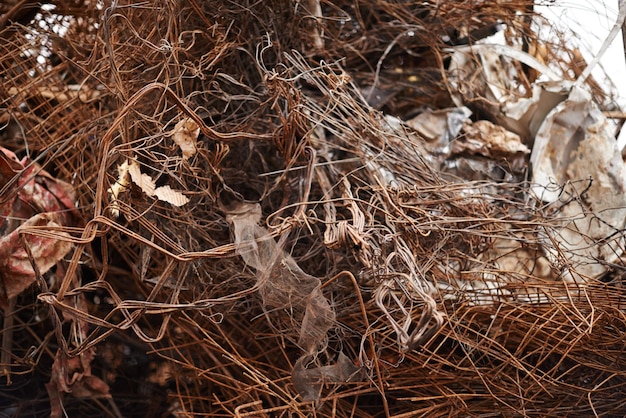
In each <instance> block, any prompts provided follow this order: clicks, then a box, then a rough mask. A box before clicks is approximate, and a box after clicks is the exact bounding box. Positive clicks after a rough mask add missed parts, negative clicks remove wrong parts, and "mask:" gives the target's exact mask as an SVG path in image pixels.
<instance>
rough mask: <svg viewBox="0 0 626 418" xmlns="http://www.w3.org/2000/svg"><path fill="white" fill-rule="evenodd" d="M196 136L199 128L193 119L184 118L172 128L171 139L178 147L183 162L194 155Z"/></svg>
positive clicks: (198, 133)
mask: <svg viewBox="0 0 626 418" xmlns="http://www.w3.org/2000/svg"><path fill="white" fill-rule="evenodd" d="M198 135H200V127H199V126H198V124H197V123H196V122H194V121H193V119H190V118H185V119H183V120H181V121H180V122H178V123H177V124H176V126H174V131H173V134H172V139H173V140H174V142H175V143H176V145H178V146H179V147H180V150H181V151H182V152H183V158H184V159H185V160H186V159H188V158H189V157H191V156H192V155H194V154H195V153H196V141H197V140H198Z"/></svg>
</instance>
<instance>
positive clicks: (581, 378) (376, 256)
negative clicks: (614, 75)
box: [0, 0, 626, 418]
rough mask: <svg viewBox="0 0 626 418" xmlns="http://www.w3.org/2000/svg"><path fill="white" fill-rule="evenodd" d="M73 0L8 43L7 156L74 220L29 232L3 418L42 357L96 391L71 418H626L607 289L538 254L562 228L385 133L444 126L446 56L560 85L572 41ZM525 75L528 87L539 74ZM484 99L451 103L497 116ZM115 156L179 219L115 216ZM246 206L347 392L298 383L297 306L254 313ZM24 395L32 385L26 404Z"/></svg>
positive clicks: (324, 359)
mask: <svg viewBox="0 0 626 418" xmlns="http://www.w3.org/2000/svg"><path fill="white" fill-rule="evenodd" d="M78 3H81V2H74V1H71V2H70V1H67V2H65V1H59V2H55V4H56V8H54V9H42V10H41V11H40V14H41V16H42V17H40V18H39V20H40V21H41V20H45V21H46V22H48V24H47V25H42V26H38V27H37V26H36V25H34V24H31V25H28V24H21V25H20V24H17V23H15V24H14V25H9V26H8V27H6V28H4V29H3V31H2V32H0V36H2V39H3V42H2V43H1V44H0V49H1V51H2V59H1V60H0V74H1V75H2V79H3V83H2V84H1V85H0V91H1V92H2V102H1V105H0V106H1V108H2V114H1V117H2V121H3V124H4V125H3V126H4V128H3V130H2V135H3V136H2V144H1V145H2V146H3V147H6V148H9V149H11V150H12V151H14V152H16V153H18V154H20V156H29V157H30V158H31V159H33V160H36V161H38V162H39V163H40V164H41V166H42V167H43V168H44V169H46V170H47V171H49V172H50V173H52V174H53V175H54V176H56V177H57V178H59V179H61V180H65V181H67V182H68V183H69V184H71V185H72V187H73V189H74V191H75V193H76V206H77V208H78V211H79V216H77V217H76V219H74V221H73V223H71V224H67V225H64V226H62V227H57V228H50V227H45V228H42V227H37V228H35V227H31V228H25V229H24V230H23V233H24V234H26V235H29V234H30V235H36V236H41V237H52V238H54V237H56V238H59V239H63V240H69V241H71V242H72V243H73V245H74V247H73V250H72V252H71V253H70V254H69V255H68V256H67V257H66V260H65V261H64V262H62V263H60V264H59V265H58V266H57V268H56V269H55V271H54V274H47V275H45V277H40V279H41V280H40V281H39V286H38V287H34V288H33V289H31V291H30V293H28V294H24V295H22V296H21V297H20V298H19V299H18V300H17V301H16V306H15V307H14V308H13V316H14V322H13V323H14V325H13V327H12V338H11V340H10V341H11V346H10V356H9V358H10V361H9V362H8V363H6V364H3V365H2V367H3V368H4V370H5V371H4V373H5V376H6V377H7V378H9V377H11V378H12V379H13V381H14V382H13V383H14V386H13V387H12V389H11V387H9V386H5V388H7V390H9V389H10V390H14V392H13V393H14V394H15V395H14V396H13V398H14V400H15V401H14V402H13V404H12V405H18V407H19V408H22V410H23V411H26V410H35V409H37V408H41V409H44V410H45V409H46V408H48V407H47V406H46V405H47V403H48V402H49V399H48V398H49V393H46V391H45V388H44V383H46V382H47V381H49V380H50V379H51V376H50V373H51V372H50V370H51V368H52V369H53V368H54V366H53V364H54V362H56V361H57V360H55V356H56V357H59V356H61V358H66V361H70V360H67V359H71V358H75V357H73V356H79V357H80V356H81V355H82V356H85V357H88V356H92V357H93V360H92V362H91V368H92V369H93V373H94V374H95V375H97V376H98V377H99V378H100V379H102V380H103V381H104V382H105V383H107V385H108V386H109V388H110V392H109V393H108V394H107V396H105V397H104V398H99V401H98V402H100V403H99V404H96V406H95V407H94V406H93V405H91V404H89V402H87V401H85V400H84V399H82V400H81V399H80V397H73V396H71V395H69V394H64V395H62V396H61V398H60V399H61V402H62V404H63V407H64V408H65V410H66V411H68V413H74V414H83V415H86V414H94V415H99V416H115V415H116V414H118V415H121V414H123V415H124V416H155V415H161V416H170V415H171V416H175V417H178V416H207V417H212V416H225V415H226V416H238V417H245V416H255V417H258V416H268V417H269V416H302V417H304V416H319V417H349V416H359V417H368V416H372V417H374V416H389V417H391V416H393V417H398V418H399V417H409V416H433V417H437V416H485V415H489V414H500V415H504V416H557V415H568V416H590V415H593V414H595V415H597V416H615V415H619V414H620V413H623V411H624V410H626V405H625V404H624V396H623V395H624V393H626V387H625V385H626V364H625V361H624V359H623V358H621V356H620V353H621V351H622V350H623V347H624V343H625V341H624V336H623V332H622V331H621V330H622V329H623V328H624V326H625V325H626V324H625V322H626V318H625V317H624V315H623V309H624V300H623V298H624V291H623V289H622V287H621V285H620V283H621V278H619V277H617V278H616V279H615V280H614V281H613V282H610V283H604V282H600V281H595V280H594V281H589V282H581V283H565V282H563V281H562V280H560V279H559V274H560V270H559V269H566V268H569V266H568V265H567V254H563V253H562V252H561V253H560V252H559V251H560V249H559V248H554V251H555V253H556V254H557V255H559V257H557V259H556V260H548V259H547V258H546V257H545V255H544V253H543V252H542V250H541V248H542V246H545V245H551V243H550V242H547V241H546V236H549V234H548V233H547V232H549V231H551V230H554V229H557V228H559V227H560V226H561V225H562V222H563V220H560V219H558V218H557V217H556V215H555V210H554V208H553V207H551V206H547V205H543V204H542V203H540V202H538V201H535V200H533V199H532V198H530V197H529V196H528V194H527V190H528V184H527V183H526V182H524V181H523V180H524V177H523V175H520V176H518V178H516V179H515V180H516V181H511V182H504V181H493V180H490V181H476V182H471V181H464V180H463V179H459V178H457V177H455V176H453V175H451V174H449V173H446V172H445V170H442V169H441V167H439V166H437V165H436V164H433V162H432V160H429V159H428V157H427V156H428V151H427V150H426V149H425V147H424V144H423V141H422V139H421V138H420V137H419V135H417V134H416V133H415V132H413V131H411V130H410V129H408V128H407V127H406V126H404V125H402V124H398V123H396V122H394V119H390V118H388V117H385V115H394V116H396V117H397V118H399V119H405V118H408V117H410V116H411V115H412V114H413V113H414V112H415V110H416V109H419V108H422V107H425V106H430V107H433V108H445V107H450V106H452V105H453V100H452V99H451V97H450V88H451V87H450V85H449V84H448V83H447V80H446V72H445V67H446V60H447V58H448V57H447V55H446V52H445V49H446V48H448V47H450V46H453V45H461V44H466V43H472V42H475V41H476V40H478V39H479V38H481V37H485V36H487V35H488V34H490V33H491V32H493V31H494V30H497V27H496V26H497V25H500V24H505V25H506V31H507V32H506V38H507V40H508V41H509V42H510V43H511V44H523V45H525V46H524V48H526V49H527V50H529V49H532V48H533V47H535V48H539V47H541V48H543V49H542V51H546V55H545V56H544V57H543V59H547V60H550V59H554V60H557V57H558V63H557V64H558V65H559V66H564V67H567V68H577V67H575V65H574V58H576V54H575V53H574V52H572V58H571V61H569V62H568V61H567V58H566V57H564V56H563V55H560V54H558V51H559V49H563V48H565V49H567V48H566V47H565V46H564V45H565V43H564V42H563V44H561V45H544V44H542V43H541V41H540V40H539V39H537V35H536V34H535V33H534V27H533V25H532V24H531V18H532V17H533V16H534V13H533V10H532V2H530V1H522V0H520V1H512V2H506V3H503V2H492V1H484V2H461V1H455V2H443V3H442V2H413V3H411V2H395V3H394V2H377V1H376V2H374V1H358V2H328V1H321V2H317V1H307V2H291V1H287V0H281V1H278V2H271V4H270V2H247V1H246V2H220V1H218V2H207V1H199V0H190V1H187V2H175V1H166V0H160V1H153V2H149V3H140V4H139V3H135V2H124V1H114V2H105V4H104V7H102V6H101V5H100V4H99V3H96V2H91V1H86V2H82V6H83V7H77V4H78ZM55 23H56V25H55ZM60 27H63V28H64V29H63V30H61V31H60V30H59V28H60ZM42 51H44V52H45V53H42ZM42 56H43V57H45V59H44V60H43V62H41V61H42V59H41V57H42ZM522 73H523V74H525V77H526V79H524V80H521V83H522V85H526V86H529V85H530V83H532V82H533V81H534V79H533V77H535V76H536V74H532V72H531V71H528V72H521V73H520V74H522ZM468 86H470V87H471V86H472V85H470V84H468ZM592 87H594V86H592ZM484 94H485V93H484V91H481V90H480V89H478V88H475V89H470V90H469V93H468V95H467V96H466V97H465V98H466V99H467V101H468V103H470V105H471V106H472V110H473V111H474V112H476V113H477V114H479V115H481V116H483V117H485V118H489V116H490V113H489V112H491V111H493V109H492V108H491V107H490V106H489V103H487V100H486V99H485V97H484ZM519 94H530V91H529V89H528V88H527V89H526V90H524V89H523V88H520V91H519ZM595 94H596V100H598V102H599V103H601V104H606V103H604V102H605V101H608V99H607V98H606V96H605V95H603V94H602V92H601V90H600V89H599V87H597V86H595ZM187 117H188V118H191V119H192V120H193V121H194V122H195V123H197V125H198V126H199V128H200V131H201V134H200V136H199V138H198V145H197V149H198V151H197V153H196V154H195V155H193V156H192V157H191V158H189V159H185V158H183V156H181V153H180V150H179V149H178V147H177V146H176V145H175V144H174V142H173V141H172V140H171V137H170V136H168V132H171V130H172V129H173V128H174V126H175V125H176V123H177V122H179V121H180V120H182V119H183V118H187ZM124 161H136V162H137V163H138V164H139V166H140V167H141V170H142V172H143V173H146V174H148V175H150V176H151V177H153V178H155V179H157V183H159V184H161V183H163V184H168V185H171V186H172V187H173V188H176V189H179V190H183V191H184V193H185V195H186V196H187V197H189V199H190V201H189V203H188V204H186V205H183V206H181V207H174V206H172V205H170V204H168V203H167V202H163V201H160V200H158V199H155V198H152V197H149V196H147V195H146V194H144V193H143V192H142V190H141V189H140V188H139V187H137V186H136V185H133V184H131V185H130V186H128V187H127V189H125V190H124V191H123V192H122V193H121V194H120V195H119V196H118V197H117V199H114V198H113V197H112V195H111V193H110V192H109V190H110V189H111V187H112V186H113V185H114V184H115V183H116V182H117V181H118V167H119V166H120V165H122V164H123V163H124ZM2 192H3V199H5V198H6V199H8V197H7V196H8V195H9V194H11V193H16V191H15V190H13V189H11V187H10V185H9V186H7V187H5V189H3V191H2ZM242 202H248V203H249V202H258V203H259V205H260V209H261V212H262V214H263V217H262V222H261V224H260V225H259V227H261V228H265V230H266V231H267V234H268V236H271V237H272V239H274V240H276V243H277V244H279V246H280V248H281V251H284V252H285V253H286V254H289V255H290V257H293V262H294V263H297V265H298V266H299V267H300V268H301V269H302V270H303V271H305V272H306V273H307V274H308V275H311V276H313V277H315V278H319V281H320V282H321V286H319V287H317V289H318V290H319V292H321V293H319V294H321V295H323V297H325V298H326V300H327V301H328V303H329V306H332V309H333V312H334V318H335V321H334V323H333V326H332V327H331V329H330V331H328V332H327V333H326V337H325V339H324V340H325V341H324V344H321V345H320V346H318V347H316V350H313V351H311V352H308V353H306V354H310V355H311V357H310V358H309V357H307V358H306V360H307V361H308V362H307V363H306V364H305V365H304V366H303V369H302V370H301V372H302V373H304V375H305V377H307V378H310V377H311V376H313V375H315V376H318V377H319V376H322V377H324V376H331V375H332V376H335V377H336V376H339V375H338V374H332V373H330V372H328V373H326V372H327V371H329V370H330V371H333V372H335V371H336V370H335V369H332V370H331V369H328V367H332V366H334V365H337V364H339V363H340V359H341V358H343V357H342V356H346V358H348V359H349V363H350V367H347V365H346V367H347V369H348V370H349V371H351V372H352V373H350V376H341V378H340V379H338V381H335V380H332V379H327V380H326V381H322V382H316V383H310V382H309V380H306V379H305V381H306V382H309V383H310V385H311V388H313V389H314V392H315V395H314V397H315V401H314V402H310V401H305V400H303V398H302V396H301V395H302V394H301V393H299V391H298V388H297V383H296V382H294V381H292V378H293V373H294V368H295V367H296V366H297V365H298V364H297V363H298V361H299V360H301V359H303V358H304V357H303V351H305V350H303V347H301V346H299V343H298V342H299V341H302V336H301V335H300V331H301V327H302V322H303V321H302V318H300V317H301V316H302V315H303V314H302V313H298V314H297V315H296V314H294V312H296V311H298V310H299V309H302V308H301V307H299V308H295V307H294V306H289V304H288V303H285V305H284V306H279V305H278V304H275V305H273V306H266V305H265V304H264V301H263V298H262V295H261V294H260V293H259V292H258V291H257V289H258V288H257V286H258V284H257V283H258V282H257V278H258V277H257V273H258V269H256V268H253V266H251V265H249V264H248V265H247V264H246V263H245V262H244V260H242V258H241V257H240V255H241V254H240V252H238V251H239V250H238V247H237V245H235V244H234V237H233V233H232V232H231V228H230V226H229V223H228V222H227V214H228V209H227V208H232V207H236V205H237V204H241V203H242ZM116 211H119V215H118V216H116ZM264 239H265V238H264ZM272 247H273V246H272ZM281 254H283V253H282V252H280V253H276V254H274V256H275V257H278V258H277V260H278V262H282V263H283V264H282V266H283V267H282V268H283V269H285V268H288V267H289V263H290V262H291V261H289V262H287V261H285V260H287V259H286V258H284V256H283V255H281ZM285 266H287V267H285ZM613 268H614V270H615V271H616V272H619V271H621V269H623V267H622V266H613ZM4 315H5V317H6V312H5V314H4ZM298 315H299V316H298ZM325 332H326V331H325ZM8 335H9V333H8V331H7V330H3V333H2V337H3V342H4V341H6V340H7V336H8ZM3 350H5V351H6V350H7V347H6V346H4V345H3ZM59 353H60V354H59ZM63 356H65V357H63ZM6 358H7V357H6V356H4V357H3V359H6ZM81 358H82V357H81ZM132 364H140V365H141V366H142V367H141V368H140V369H139V373H141V375H140V376H139V377H138V376H136V374H137V373H138V370H137V369H133V366H132ZM325 367H326V369H325ZM314 372H315V373H314ZM133 373H134V374H133ZM325 373H326V374H325ZM309 383H307V384H309ZM27 384H32V385H35V386H36V387H38V388H39V389H40V392H39V393H38V394H37V396H36V399H35V400H32V401H28V402H27V401H26V400H25V399H26V398H24V396H23V386H20V385H27ZM93 390H94V392H92V393H91V395H92V396H91V398H95V397H96V394H95V389H93ZM20 391H22V392H20ZM100 395H102V393H100ZM91 398H90V397H89V396H87V399H91ZM29 408H30V409H29ZM105 411H113V412H109V413H108V415H107V412H105ZM116 411H117V412H116ZM52 412H54V409H53V411H52Z"/></svg>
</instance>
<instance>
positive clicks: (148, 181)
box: [128, 161, 156, 196]
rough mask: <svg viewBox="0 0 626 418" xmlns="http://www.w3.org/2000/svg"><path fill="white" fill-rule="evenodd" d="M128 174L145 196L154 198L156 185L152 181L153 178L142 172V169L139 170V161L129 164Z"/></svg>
mask: <svg viewBox="0 0 626 418" xmlns="http://www.w3.org/2000/svg"><path fill="white" fill-rule="evenodd" d="M128 174H130V179H131V180H132V181H133V183H135V184H136V185H137V186H139V188H140V189H141V190H142V191H143V192H144V193H145V194H147V195H148V196H154V190H155V189H156V184H155V183H154V180H152V177H150V176H149V175H147V174H144V173H142V172H141V168H139V164H138V163H137V161H132V162H131V163H130V164H129V166H128Z"/></svg>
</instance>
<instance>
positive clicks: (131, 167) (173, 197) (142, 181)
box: [109, 161, 189, 216]
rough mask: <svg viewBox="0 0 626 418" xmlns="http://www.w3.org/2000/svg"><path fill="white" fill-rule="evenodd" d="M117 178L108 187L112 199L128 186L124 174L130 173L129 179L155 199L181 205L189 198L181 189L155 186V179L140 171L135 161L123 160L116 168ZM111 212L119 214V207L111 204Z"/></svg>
mask: <svg viewBox="0 0 626 418" xmlns="http://www.w3.org/2000/svg"><path fill="white" fill-rule="evenodd" d="M117 171H118V174H119V178H118V180H117V182H115V184H114V185H113V186H111V188H110V189H109V193H110V194H111V197H112V198H113V200H115V199H117V197H118V195H119V193H120V192H121V191H122V190H123V189H124V188H125V187H127V186H128V180H127V179H126V174H129V175H130V179H131V180H132V182H133V183H135V184H136V185H137V186H139V188H140V189H141V190H142V191H143V192H144V193H145V194H147V195H148V196H150V197H156V198H157V199H159V200H161V201H163V202H167V203H169V204H170V205H173V206H183V205H184V204H186V203H188V202H189V198H188V197H187V196H185V195H184V194H183V193H182V192H181V191H178V190H174V189H172V188H171V187H170V186H167V185H166V186H161V187H156V183H155V181H154V180H153V179H152V177H150V176H149V175H147V174H145V173H142V172H141V168H140V167H139V164H138V163H137V162H136V161H131V162H130V164H129V163H128V161H124V163H123V164H121V165H120V166H119V167H118V168H117ZM113 214H114V215H115V216H118V215H119V208H118V207H117V205H116V204H115V202H114V204H113Z"/></svg>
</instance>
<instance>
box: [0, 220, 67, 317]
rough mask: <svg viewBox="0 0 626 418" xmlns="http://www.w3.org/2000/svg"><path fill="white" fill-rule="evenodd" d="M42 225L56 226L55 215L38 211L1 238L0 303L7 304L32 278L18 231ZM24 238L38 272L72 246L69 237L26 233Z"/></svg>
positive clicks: (51, 263) (57, 224) (32, 280)
mask: <svg viewBox="0 0 626 418" xmlns="http://www.w3.org/2000/svg"><path fill="white" fill-rule="evenodd" d="M44 226H45V227H56V226H59V223H58V221H57V217H56V215H55V214H53V213H40V214H38V215H36V216H34V217H33V218H31V219H29V220H28V221H26V222H25V223H24V224H23V225H22V226H20V227H19V228H18V229H16V230H15V231H13V232H11V233H10V234H8V235H7V236H5V237H3V238H2V239H1V240H0V281H1V282H2V288H3V289H4V294H2V295H0V307H3V308H4V307H6V303H7V300H8V299H9V298H12V297H15V296H17V295H19V294H20V293H21V292H23V291H24V290H26V289H27V288H28V287H29V286H30V285H31V284H32V283H33V282H34V281H35V279H36V276H35V271H34V270H33V267H32V265H31V262H30V259H29V257H28V253H27V252H26V250H25V249H24V247H23V246H22V242H21V240H20V232H22V230H23V229H24V228H26V227H44ZM68 236H69V235H68ZM25 240H26V242H27V244H28V246H29V248H30V251H31V253H32V255H33V258H34V259H35V263H37V268H38V269H39V272H40V273H41V274H43V273H45V272H47V271H48V270H50V268H52V266H54V265H55V264H56V263H57V262H58V261H59V260H61V259H62V258H63V257H65V255H66V254H67V253H68V252H69V251H70V250H71V248H72V244H71V243H70V242H68V241H61V240H56V239H53V238H46V237H41V236H36V235H32V234H26V235H25Z"/></svg>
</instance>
